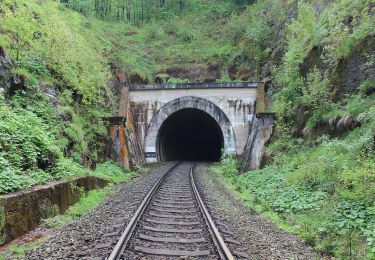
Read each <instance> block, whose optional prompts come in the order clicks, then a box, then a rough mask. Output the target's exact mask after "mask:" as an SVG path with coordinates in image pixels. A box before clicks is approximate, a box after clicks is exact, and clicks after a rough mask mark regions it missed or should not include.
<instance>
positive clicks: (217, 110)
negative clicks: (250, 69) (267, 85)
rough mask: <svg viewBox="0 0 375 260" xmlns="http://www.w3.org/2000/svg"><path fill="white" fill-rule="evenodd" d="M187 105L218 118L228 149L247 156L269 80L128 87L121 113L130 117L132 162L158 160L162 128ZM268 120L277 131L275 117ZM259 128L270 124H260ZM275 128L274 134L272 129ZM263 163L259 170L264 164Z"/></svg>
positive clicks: (128, 134)
mask: <svg viewBox="0 0 375 260" xmlns="http://www.w3.org/2000/svg"><path fill="white" fill-rule="evenodd" d="M184 108H193V109H199V110H201V111H204V112H206V113H207V114H209V115H210V116H211V117H212V118H214V119H215V121H216V122H217V123H218V124H219V126H220V128H221V130H222V133H223V136H224V144H225V146H226V148H227V149H229V150H230V151H232V152H235V153H236V155H237V156H242V157H243V156H244V153H246V154H248V153H249V151H247V150H248V149H249V147H252V145H251V143H252V142H253V140H249V134H250V133H251V132H252V129H251V127H252V125H253V122H254V121H256V120H257V114H258V113H259V112H261V113H259V115H265V113H264V111H260V110H264V84H263V83H257V82H256V83H254V82H240V83H206V84H186V85H135V86H130V87H124V89H123V91H122V96H121V104H120V111H119V116H124V117H126V118H127V123H126V127H125V128H126V129H125V131H124V132H125V139H126V149H127V154H128V155H129V157H132V158H129V161H133V163H132V164H140V163H143V162H155V161H157V160H158V154H157V153H158V151H157V142H158V140H157V139H158V132H159V129H160V127H161V126H162V124H163V122H164V121H165V120H166V119H167V118H168V117H169V116H170V115H171V114H173V113H174V112H176V111H179V110H181V109H184ZM271 117H272V116H271ZM268 121H270V122H271V125H267V126H266V128H267V129H272V120H268ZM268 121H267V122H268ZM257 127H265V126H262V125H260V124H257ZM263 132H264V131H263ZM269 132H270V133H272V130H270V131H269ZM252 136H255V135H254V134H252ZM257 136H258V137H257V138H262V137H259V135H257ZM264 139H267V138H264ZM258 141H259V140H258ZM265 141H266V140H265ZM257 143H259V142H257ZM260 143H263V141H261V142H260ZM257 147H259V145H258V146H257ZM250 149H251V148H250ZM261 150H262V149H260V151H261ZM257 156H258V155H257ZM245 157H246V156H245ZM258 157H259V156H258ZM257 164H258V163H255V164H254V168H256V167H258V166H256V165H257Z"/></svg>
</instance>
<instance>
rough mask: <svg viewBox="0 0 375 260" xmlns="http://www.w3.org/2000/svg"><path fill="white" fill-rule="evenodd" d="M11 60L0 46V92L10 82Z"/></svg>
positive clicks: (7, 86)
mask: <svg viewBox="0 0 375 260" xmlns="http://www.w3.org/2000/svg"><path fill="white" fill-rule="evenodd" d="M11 68H12V62H11V61H10V59H9V58H8V55H7V54H6V53H5V50H4V49H3V47H1V46H0V92H1V91H7V90H8V89H9V88H10V84H11V72H10V70H11Z"/></svg>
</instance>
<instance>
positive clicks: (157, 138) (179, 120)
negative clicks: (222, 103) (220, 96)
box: [145, 97, 236, 162]
mask: <svg viewBox="0 0 375 260" xmlns="http://www.w3.org/2000/svg"><path fill="white" fill-rule="evenodd" d="M224 146H225V147H226V149H228V150H229V151H231V152H235V151H236V139H235V134H234V130H233V127H232V125H231V122H230V120H229V118H228V117H227V115H226V114H225V113H224V112H223V111H222V109H220V108H219V107H218V106H217V105H216V104H214V103H212V102H210V101H208V100H206V99H203V98H199V97H181V98H178V99H175V100H172V101H170V102H168V103H167V104H166V105H164V106H163V107H161V108H160V109H159V110H158V111H157V112H156V113H155V114H154V116H153V117H152V119H151V121H150V123H149V126H148V129H147V133H146V138H145V154H146V160H147V161H148V162H152V161H169V160H194V161H197V160H198V161H214V160H218V159H219V158H220V152H221V148H222V147H224Z"/></svg>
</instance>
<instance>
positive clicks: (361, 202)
mask: <svg viewBox="0 0 375 260" xmlns="http://www.w3.org/2000/svg"><path fill="white" fill-rule="evenodd" d="M371 98H373V97H369V99H368V101H369V100H370V99H371ZM356 100H357V98H355V97H354V98H353V97H349V98H348V102H347V104H348V105H345V106H343V107H342V109H343V110H344V112H345V111H346V110H347V109H348V106H349V107H351V106H352V105H351V104H354V103H356V102H357V101H356ZM368 101H367V99H364V102H365V103H366V102H368ZM353 102H354V103H353ZM344 103H345V102H344ZM355 106H357V105H355ZM355 110H356V112H357V113H358V114H357V118H358V119H361V120H362V121H361V122H362V124H361V126H360V127H357V128H356V129H354V130H352V131H350V132H348V133H346V134H345V135H343V136H342V137H341V138H330V137H328V136H325V137H320V139H319V140H318V142H317V144H316V145H315V146H313V147H311V146H309V145H308V143H306V142H301V141H297V140H295V139H291V140H289V141H288V142H289V143H288V145H287V147H289V150H286V151H285V150H284V151H283V152H274V157H273V161H272V163H271V164H270V165H269V166H267V167H266V168H264V169H261V170H256V171H252V172H247V173H245V174H242V175H237V173H238V171H237V169H238V168H237V167H238V165H239V164H238V163H237V162H236V161H235V160H234V158H230V157H229V158H223V161H222V163H220V164H218V165H216V166H215V167H214V170H215V171H216V172H217V173H219V174H220V176H221V180H222V181H223V182H224V183H225V185H226V186H227V187H228V188H229V189H230V190H232V191H233V192H234V193H235V195H236V196H238V197H239V198H241V199H242V200H243V201H244V202H245V203H246V205H247V206H248V207H249V208H251V209H253V210H254V211H256V212H258V213H260V214H262V215H263V216H265V217H266V218H268V219H271V220H272V221H273V222H274V223H275V224H277V225H278V226H279V227H281V228H282V229H284V230H287V231H289V232H293V233H295V234H297V235H298V236H300V237H301V238H302V239H304V240H306V241H307V242H308V243H310V244H311V245H313V246H315V247H316V248H317V249H318V250H319V251H321V252H322V253H324V254H327V255H330V256H334V257H336V258H338V259H374V257H375V243H374V241H375V240H374V239H375V233H374V228H375V222H374V220H375V218H374V216H375V189H374V187H375V185H374V183H375V169H374V165H375V160H374V158H375V157H374V139H373V138H374V131H375V124H374V122H375V121H374V120H373V117H374V115H375V113H374V111H373V110H374V106H373V105H370V106H369V107H367V108H365V109H364V108H362V109H361V110H357V109H355ZM278 141H279V142H281V141H282V140H278ZM276 146H277V145H276ZM276 146H274V147H273V148H275V147H276ZM271 149H272V147H271Z"/></svg>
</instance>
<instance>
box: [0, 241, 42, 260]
mask: <svg viewBox="0 0 375 260" xmlns="http://www.w3.org/2000/svg"><path fill="white" fill-rule="evenodd" d="M46 240H47V237H42V238H39V239H37V240H36V241H33V242H29V243H27V242H26V243H25V242H22V243H20V244H16V245H12V246H10V247H9V248H8V249H7V250H5V251H3V252H1V253H0V259H1V260H3V259H4V260H5V259H25V255H26V252H27V251H29V250H32V249H35V248H38V247H39V246H41V245H42V244H43V243H44V242H45V241H46Z"/></svg>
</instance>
